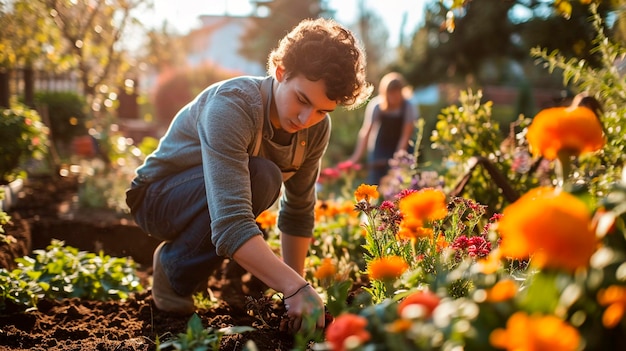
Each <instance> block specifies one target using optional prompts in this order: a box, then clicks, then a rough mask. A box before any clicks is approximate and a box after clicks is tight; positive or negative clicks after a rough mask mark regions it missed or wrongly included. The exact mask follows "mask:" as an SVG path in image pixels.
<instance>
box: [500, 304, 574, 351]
mask: <svg viewBox="0 0 626 351" xmlns="http://www.w3.org/2000/svg"><path fill="white" fill-rule="evenodd" d="M489 342H490V343H491V345H492V346H494V347H496V348H501V349H505V350H507V351H570V350H572V351H573V350H577V349H578V346H579V345H580V334H579V333H578V330H576V328H574V327H572V326H571V325H569V324H568V323H566V322H564V321H563V320H561V319H559V318H558V317H556V316H552V315H546V316H541V315H532V316H528V315H527V314H526V313H525V312H516V313H515V314H513V315H512V316H511V317H510V318H509V320H508V321H507V322H506V329H496V330H494V331H493V332H491V335H489Z"/></svg>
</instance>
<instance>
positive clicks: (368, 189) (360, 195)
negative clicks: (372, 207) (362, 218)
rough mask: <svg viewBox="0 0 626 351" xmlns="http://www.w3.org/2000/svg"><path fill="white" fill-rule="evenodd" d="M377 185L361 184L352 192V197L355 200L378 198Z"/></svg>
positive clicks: (368, 200) (367, 200)
mask: <svg viewBox="0 0 626 351" xmlns="http://www.w3.org/2000/svg"><path fill="white" fill-rule="evenodd" d="M377 189H378V186H377V185H367V184H361V185H359V187H358V188H356V191H355V192H354V197H355V198H356V202H359V201H366V202H370V201H372V200H376V199H378V197H379V196H380V195H379V194H378V190H377Z"/></svg>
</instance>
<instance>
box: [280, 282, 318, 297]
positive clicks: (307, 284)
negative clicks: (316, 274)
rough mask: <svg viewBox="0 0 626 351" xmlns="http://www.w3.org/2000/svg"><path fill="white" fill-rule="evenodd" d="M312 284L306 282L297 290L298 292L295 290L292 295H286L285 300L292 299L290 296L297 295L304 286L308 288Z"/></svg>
mask: <svg viewBox="0 0 626 351" xmlns="http://www.w3.org/2000/svg"><path fill="white" fill-rule="evenodd" d="M310 285H311V284H309V283H306V284H304V285H303V286H301V287H300V288H299V289H298V290H296V292H294V293H293V294H291V295H289V296H284V297H283V301H285V300H287V299H290V298H292V297H294V296H296V295H297V294H298V293H299V292H300V290H302V289H304V288H306V287H307V286H310Z"/></svg>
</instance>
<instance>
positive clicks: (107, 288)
mask: <svg viewBox="0 0 626 351" xmlns="http://www.w3.org/2000/svg"><path fill="white" fill-rule="evenodd" d="M33 253H34V257H30V256H25V257H22V258H18V259H16V260H15V261H16V262H17V263H18V268H16V269H14V270H13V271H10V272H9V271H6V270H4V269H3V270H0V283H1V286H0V289H2V290H0V307H2V306H4V305H5V304H6V301H11V302H13V303H15V304H17V305H21V306H24V307H25V308H29V307H33V308H34V307H36V305H37V301H38V300H40V299H43V298H51V299H62V298H72V297H75V298H81V299H89V300H101V301H104V300H110V299H113V300H118V299H122V300H123V299H126V298H128V296H129V294H130V293H132V292H136V291H141V290H143V287H142V286H141V284H140V283H139V278H138V277H137V275H136V274H135V263H134V261H132V260H131V259H129V258H116V257H110V256H108V255H105V254H103V253H99V254H95V253H90V252H85V251H79V250H78V249H76V248H74V247H71V246H65V243H64V242H63V241H59V240H53V241H52V242H51V244H50V245H49V246H48V247H47V248H46V250H35V251H34V252H33Z"/></svg>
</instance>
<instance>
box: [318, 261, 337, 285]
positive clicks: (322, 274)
mask: <svg viewBox="0 0 626 351" xmlns="http://www.w3.org/2000/svg"><path fill="white" fill-rule="evenodd" d="M336 273H337V267H336V266H335V264H334V263H333V260H332V259H331V258H328V257H327V258H324V259H323V260H322V264H321V265H320V266H319V267H318V268H317V270H316V271H315V273H314V274H313V275H314V276H315V278H317V279H319V280H323V279H332V278H333V277H334V276H335V274H336Z"/></svg>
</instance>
